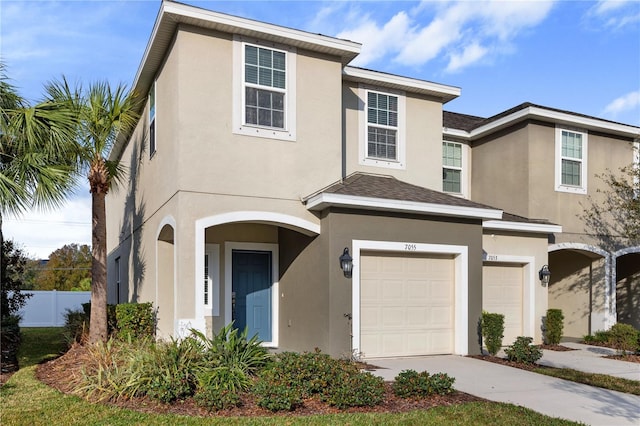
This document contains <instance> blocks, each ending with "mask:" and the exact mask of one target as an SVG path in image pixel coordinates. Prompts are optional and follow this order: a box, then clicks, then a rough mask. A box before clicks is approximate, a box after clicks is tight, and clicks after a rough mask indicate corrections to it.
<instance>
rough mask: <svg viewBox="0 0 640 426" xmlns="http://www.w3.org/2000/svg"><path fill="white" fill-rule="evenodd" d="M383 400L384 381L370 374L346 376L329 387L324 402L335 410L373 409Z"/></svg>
mask: <svg viewBox="0 0 640 426" xmlns="http://www.w3.org/2000/svg"><path fill="white" fill-rule="evenodd" d="M383 400H384V380H383V379H382V377H377V376H374V375H373V374H371V373H357V374H353V375H347V376H346V377H345V378H344V380H340V381H339V382H337V383H334V384H333V385H332V386H331V392H330V393H329V395H328V396H327V399H326V401H327V402H328V403H329V405H333V406H335V407H337V408H348V407H373V406H375V405H378V404H380V403H381V402H382V401H383Z"/></svg>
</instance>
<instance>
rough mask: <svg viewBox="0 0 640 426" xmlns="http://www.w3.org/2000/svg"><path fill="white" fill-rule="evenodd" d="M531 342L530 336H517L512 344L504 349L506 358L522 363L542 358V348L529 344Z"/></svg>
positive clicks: (530, 362) (534, 361) (529, 362)
mask: <svg viewBox="0 0 640 426" xmlns="http://www.w3.org/2000/svg"><path fill="white" fill-rule="evenodd" d="M531 342H533V338H532V337H528V336H518V337H517V338H516V341H515V342H514V343H513V345H511V346H510V347H508V348H506V349H505V350H504V352H505V353H506V354H507V359H508V360H509V361H513V362H519V363H522V364H535V363H536V361H538V360H539V359H540V358H542V349H540V348H538V347H537V346H533V345H531Z"/></svg>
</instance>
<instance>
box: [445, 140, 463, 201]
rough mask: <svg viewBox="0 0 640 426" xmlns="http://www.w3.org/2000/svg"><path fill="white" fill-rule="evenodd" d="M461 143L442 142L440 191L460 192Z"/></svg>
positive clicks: (461, 174) (461, 177) (461, 173)
mask: <svg viewBox="0 0 640 426" xmlns="http://www.w3.org/2000/svg"><path fill="white" fill-rule="evenodd" d="M462 179H463V172H462V144H460V143H455V142H447V141H444V142H442V191H443V192H451V193H454V194H462V192H463V190H462V187H463V185H462V183H463V181H462Z"/></svg>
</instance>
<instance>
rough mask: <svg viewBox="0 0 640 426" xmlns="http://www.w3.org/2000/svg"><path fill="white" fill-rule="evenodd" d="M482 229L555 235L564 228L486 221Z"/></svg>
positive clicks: (549, 225) (529, 223) (526, 223)
mask: <svg viewBox="0 0 640 426" xmlns="http://www.w3.org/2000/svg"><path fill="white" fill-rule="evenodd" d="M482 227H483V228H484V229H498V230H505V231H520V232H535V233H543V234H555V233H560V232H562V226H560V225H551V224H545V223H531V222H507V221H501V220H485V221H484V222H482Z"/></svg>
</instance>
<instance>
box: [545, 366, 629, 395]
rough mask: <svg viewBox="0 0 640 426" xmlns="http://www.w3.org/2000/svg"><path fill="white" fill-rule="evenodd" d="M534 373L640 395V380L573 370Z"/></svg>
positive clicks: (546, 369)
mask: <svg viewBox="0 0 640 426" xmlns="http://www.w3.org/2000/svg"><path fill="white" fill-rule="evenodd" d="M533 371H535V372H536V373H540V374H544V375H547V376H552V377H558V378H560V379H565V380H571V381H572V382H576V383H583V384H585V385H590V386H597V387H599V388H604V389H610V390H614V391H618V392H625V393H630V394H633V395H640V381H638V380H629V379H623V378H621V377H614V376H608V375H606V374H595V373H584V372H582V371H578V370H573V369H571V368H536V369H534V370H533Z"/></svg>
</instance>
